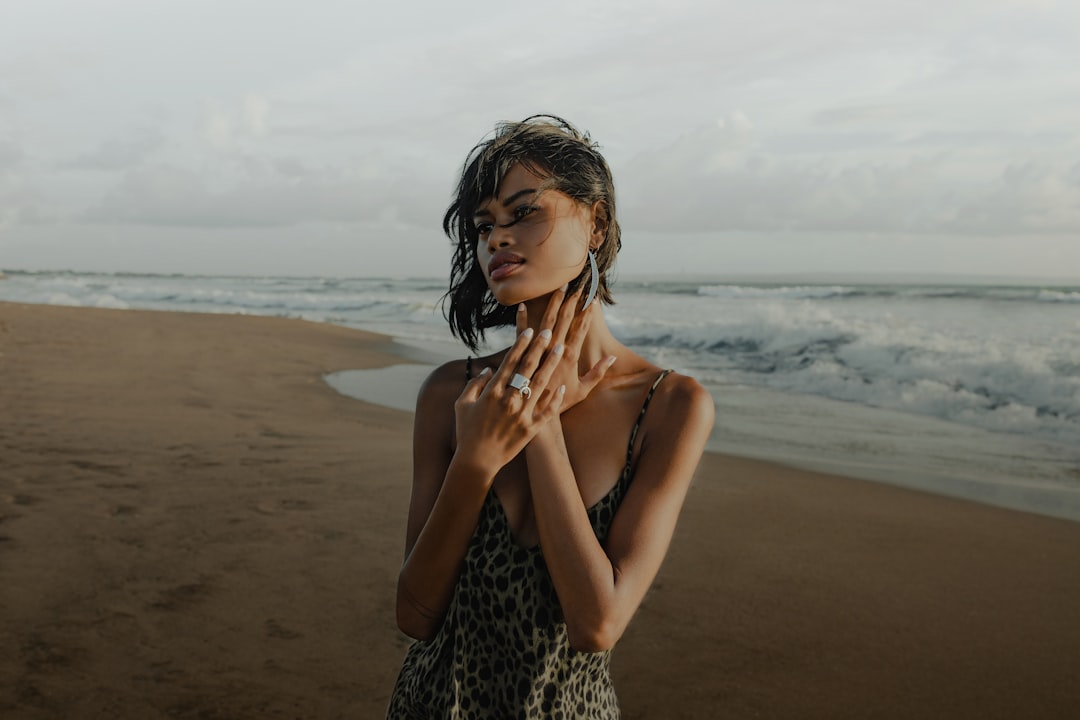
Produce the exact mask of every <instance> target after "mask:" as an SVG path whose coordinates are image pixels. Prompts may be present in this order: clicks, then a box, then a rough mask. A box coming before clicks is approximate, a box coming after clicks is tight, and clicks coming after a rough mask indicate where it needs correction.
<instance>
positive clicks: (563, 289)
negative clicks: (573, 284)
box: [559, 283, 570, 292]
mask: <svg viewBox="0 0 1080 720" xmlns="http://www.w3.org/2000/svg"><path fill="white" fill-rule="evenodd" d="M569 287H570V283H564V284H563V286H562V287H561V288H559V289H560V290H562V291H563V292H566V289H567V288H569Z"/></svg>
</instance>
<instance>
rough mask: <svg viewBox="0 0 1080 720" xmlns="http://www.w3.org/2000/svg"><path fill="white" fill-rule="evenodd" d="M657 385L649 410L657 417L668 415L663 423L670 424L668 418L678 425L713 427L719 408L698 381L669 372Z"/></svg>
mask: <svg viewBox="0 0 1080 720" xmlns="http://www.w3.org/2000/svg"><path fill="white" fill-rule="evenodd" d="M658 377H659V373H658ZM655 387H656V389H655V391H654V392H653V396H652V399H651V402H650V405H651V408H650V410H649V413H650V414H652V416H653V417H654V418H656V417H662V418H665V421H664V422H663V425H670V424H671V423H670V422H669V420H670V419H674V420H675V421H676V424H679V425H687V424H694V425H697V424H700V425H702V426H706V427H708V428H710V429H711V428H712V425H713V421H714V419H715V413H716V407H715V405H714V403H713V398H712V395H711V394H710V393H709V391H708V390H706V389H705V387H704V386H703V385H702V384H701V383H699V382H698V381H697V380H695V379H694V378H692V377H690V376H689V375H683V374H682V373H679V372H674V371H672V372H667V374H666V375H664V376H663V379H662V380H660V381H659V383H658V384H657V385H656V386H655Z"/></svg>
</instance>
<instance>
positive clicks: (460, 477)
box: [397, 456, 494, 640]
mask: <svg viewBox="0 0 1080 720" xmlns="http://www.w3.org/2000/svg"><path fill="white" fill-rule="evenodd" d="M488 475H490V477H488ZM493 479H494V475H493V474H491V473H490V470H486V469H483V468H477V467H471V466H468V465H466V464H465V463H464V462H462V461H460V460H459V459H458V457H457V456H455V457H454V458H453V459H451V461H450V466H449V467H448V468H447V470H446V478H445V479H444V481H443V484H442V488H441V489H440V490H439V495H438V497H437V498H436V500H435V505H434V506H433V507H432V509H431V514H430V515H429V516H428V519H427V522H426V523H425V524H424V528H423V529H422V530H421V531H420V534H419V535H418V536H417V538H416V542H415V543H414V544H413V546H412V549H411V550H410V552H409V554H408V557H406V558H405V562H404V563H403V564H402V566H401V572H400V573H399V575H398V586H397V622H398V627H399V628H400V629H401V631H402V632H404V633H405V634H406V635H409V636H410V637H413V638H416V639H418V640H427V639H430V638H431V637H432V636H433V635H434V634H435V632H436V631H437V630H438V629H439V626H440V625H441V624H442V621H443V618H444V617H445V616H446V610H447V608H448V607H449V605H450V600H451V598H452V597H453V592H454V586H455V584H456V583H457V579H458V576H459V575H460V574H461V566H462V563H463V561H464V558H465V552H466V550H467V549H468V546H469V541H470V540H471V539H472V536H473V533H474V532H475V531H476V523H477V521H478V520H479V517H480V508H481V506H482V505H483V503H484V498H485V497H486V495H487V490H488V489H489V488H490V487H491V483H492V480H493Z"/></svg>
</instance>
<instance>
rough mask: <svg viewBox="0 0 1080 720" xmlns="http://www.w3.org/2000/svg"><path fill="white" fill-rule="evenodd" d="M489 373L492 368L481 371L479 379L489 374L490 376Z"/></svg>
mask: <svg viewBox="0 0 1080 720" xmlns="http://www.w3.org/2000/svg"><path fill="white" fill-rule="evenodd" d="M489 372H491V368H489V367H486V368H484V369H483V370H481V371H480V374H479V375H478V376H477V377H484V376H485V375H487V374H488V373H489Z"/></svg>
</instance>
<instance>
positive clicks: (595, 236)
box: [589, 200, 609, 250]
mask: <svg viewBox="0 0 1080 720" xmlns="http://www.w3.org/2000/svg"><path fill="white" fill-rule="evenodd" d="M608 224H609V219H608V205H607V201H606V200H597V201H596V202H594V203H593V205H592V234H591V235H590V236H589V248H590V249H592V250H596V249H598V248H599V247H600V246H601V245H603V244H604V238H606V237H607V231H608Z"/></svg>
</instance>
